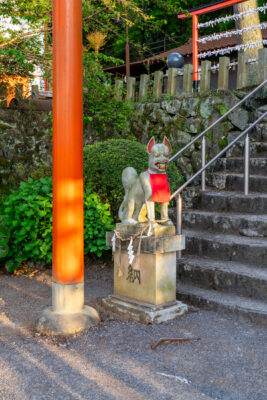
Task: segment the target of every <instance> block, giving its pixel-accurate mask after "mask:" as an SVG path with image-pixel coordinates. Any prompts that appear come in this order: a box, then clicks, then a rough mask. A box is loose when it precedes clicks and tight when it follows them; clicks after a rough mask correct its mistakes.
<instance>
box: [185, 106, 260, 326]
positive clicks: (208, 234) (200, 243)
mask: <svg viewBox="0 0 267 400" xmlns="http://www.w3.org/2000/svg"><path fill="white" fill-rule="evenodd" d="M265 108H266V106H264V107H261V108H260V109H258V111H257V112H256V113H255V119H256V118H257V116H259V115H260V113H262V112H264V111H266V110H265ZM261 122H262V121H261ZM250 138H251V143H250V156H251V159H250V194H249V195H248V196H245V195H244V193H243V187H244V175H243V170H244V169H243V168H244V167H243V164H244V160H243V148H244V144H243V141H242V142H238V143H237V144H236V146H235V147H234V148H232V149H231V150H230V151H229V152H228V153H227V154H226V157H225V158H221V159H219V160H218V161H217V163H216V164H215V165H214V167H213V170H212V171H209V174H208V175H207V182H208V185H209V187H208V190H206V191H204V192H202V193H201V197H200V201H199V202H198V204H197V208H196V209H188V210H184V211H183V234H185V235H186V250H185V251H184V252H183V255H182V258H181V259H180V260H178V261H177V263H178V268H177V298H178V299H181V300H184V301H185V302H187V303H191V304H193V305H197V306H204V307H205V308H209V309H215V310H223V311H227V312H232V313H236V314H240V315H243V316H246V317H249V318H250V319H251V320H253V321H257V322H261V323H267V119H266V120H264V121H263V122H262V123H261V124H258V125H257V126H256V127H255V129H254V131H252V132H251V133H250ZM252 140H253V141H252Z"/></svg>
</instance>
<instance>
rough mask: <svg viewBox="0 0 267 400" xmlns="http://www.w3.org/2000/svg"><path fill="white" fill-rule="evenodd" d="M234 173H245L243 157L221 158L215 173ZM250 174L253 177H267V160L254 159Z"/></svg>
mask: <svg viewBox="0 0 267 400" xmlns="http://www.w3.org/2000/svg"><path fill="white" fill-rule="evenodd" d="M218 171H225V172H226V171H233V172H239V173H244V158H243V157H232V158H219V159H218V160H217V162H216V163H215V164H214V167H213V171H212V170H210V171H209V172H218ZM249 172H250V174H252V175H267V158H259V157H255V158H254V157H253V158H250V160H249Z"/></svg>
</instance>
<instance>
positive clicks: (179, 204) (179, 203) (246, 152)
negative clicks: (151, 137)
mask: <svg viewBox="0 0 267 400" xmlns="http://www.w3.org/2000/svg"><path fill="white" fill-rule="evenodd" d="M266 116H267V111H266V112H265V113H264V114H262V115H261V116H260V117H259V118H258V119H257V120H256V121H254V122H253V123H252V124H250V125H249V126H248V127H247V129H245V130H244V131H243V132H241V133H240V135H238V136H237V137H236V138H235V139H234V140H233V141H232V142H231V143H229V144H228V145H227V146H226V147H225V148H224V149H223V150H221V151H220V152H219V153H218V154H217V155H216V156H215V157H213V158H212V159H211V160H210V161H209V162H207V164H205V165H204V166H203V163H202V168H201V169H199V170H198V171H197V172H196V173H195V174H194V175H193V176H192V177H191V178H189V179H188V180H187V181H186V182H185V183H184V184H183V185H182V186H180V187H179V189H177V190H176V191H175V192H174V193H173V194H172V195H171V200H172V199H173V198H174V197H176V202H177V203H176V220H177V228H176V230H177V234H178V235H181V234H182V197H181V192H182V191H183V190H184V189H185V188H186V187H187V186H188V185H189V184H190V183H191V182H192V181H193V180H194V179H196V178H197V177H198V176H199V175H200V174H203V173H205V171H206V169H207V168H209V167H210V166H211V165H212V164H213V163H214V162H215V161H217V160H218V158H220V157H221V156H222V155H223V154H224V153H226V152H227V151H228V150H229V149H230V148H231V147H232V146H233V145H234V144H235V143H236V142H238V141H239V140H240V139H242V138H243V137H244V136H245V148H244V193H245V195H248V191H249V136H248V132H249V131H250V130H251V129H252V128H254V126H255V125H257V124H258V123H259V122H260V121H261V120H262V119H263V118H265V117H266ZM202 177H203V175H202ZM202 186H203V181H202Z"/></svg>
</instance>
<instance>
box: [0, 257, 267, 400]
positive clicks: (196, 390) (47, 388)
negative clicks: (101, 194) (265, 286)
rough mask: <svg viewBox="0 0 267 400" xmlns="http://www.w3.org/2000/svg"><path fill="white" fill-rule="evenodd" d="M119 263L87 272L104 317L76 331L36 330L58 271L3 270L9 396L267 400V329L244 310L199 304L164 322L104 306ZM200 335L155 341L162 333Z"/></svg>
mask: <svg viewBox="0 0 267 400" xmlns="http://www.w3.org/2000/svg"><path fill="white" fill-rule="evenodd" d="M111 292H112V273H111V270H110V268H107V267H104V268H102V267H101V265H98V266H97V268H95V267H93V266H90V270H89V269H88V268H87V271H86V303H87V304H91V305H93V306H95V307H97V308H98V309H99V311H100V313H101V317H102V322H101V324H100V325H99V326H97V327H94V328H92V329H90V330H88V331H86V332H84V333H82V334H79V335H76V336H74V337H71V338H67V339H66V338H64V337H62V338H55V337H54V338H48V337H41V336H38V335H36V334H34V333H33V332H32V330H31V325H32V322H33V319H34V316H35V315H36V314H37V313H38V312H39V311H40V310H42V309H43V308H44V307H46V306H47V305H49V304H50V298H51V278H50V271H43V272H39V273H37V274H36V275H35V276H34V277H32V278H30V277H29V276H8V275H3V274H2V275H0V399H1V400H9V399H10V400H11V399H12V400H20V399H21V400H26V399H27V400H28V399H29V400H41V399H43V400H50V399H51V400H52V399H53V400H68V399H86V400H87V399H90V400H98V399H99V400H111V399H121V400H139V399H140V400H141V399H142V400H150V399H151V400H152V399H153V400H202V399H203V400H208V399H209V400H210V399H214V400H215V399H216V400H266V398H267V387H266V386H264V385H266V382H267V376H266V375H267V365H266V360H267V357H266V342H267V340H266V329H265V328H264V327H263V326H260V325H256V324H252V323H250V322H248V321H246V320H238V319H237V317H235V316H228V315H223V314H218V313H215V312H211V311H198V312H191V313H189V314H188V315H186V316H185V317H183V318H181V319H179V320H175V321H171V322H169V323H164V324H161V325H153V326H150V325H147V326H146V325H141V324H135V323H131V322H127V321H120V320H118V319H116V318H114V316H110V315H108V314H107V313H105V312H104V311H103V309H102V308H101V306H100V305H99V304H100V299H101V297H103V296H106V295H108V294H110V293H111ZM190 336H199V337H200V338H201V340H200V341H199V342H188V343H183V344H177V343H176V344H174V343H169V344H163V345H161V346H159V347H158V348H157V349H156V350H151V349H150V345H151V344H152V343H154V342H156V341H157V340H158V339H159V338H161V337H190Z"/></svg>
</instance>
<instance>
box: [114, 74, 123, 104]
mask: <svg viewBox="0 0 267 400" xmlns="http://www.w3.org/2000/svg"><path fill="white" fill-rule="evenodd" d="M122 88H123V81H122V80H120V79H116V80H115V88H114V90H115V98H116V99H117V100H121V98H122Z"/></svg>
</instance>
